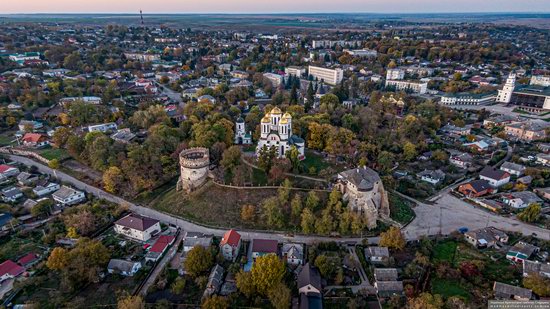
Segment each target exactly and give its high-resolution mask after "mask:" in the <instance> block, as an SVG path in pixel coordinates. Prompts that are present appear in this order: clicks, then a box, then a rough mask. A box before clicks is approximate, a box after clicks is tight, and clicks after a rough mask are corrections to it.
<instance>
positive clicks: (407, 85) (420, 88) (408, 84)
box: [386, 80, 428, 94]
mask: <svg viewBox="0 0 550 309" xmlns="http://www.w3.org/2000/svg"><path fill="white" fill-rule="evenodd" d="M386 87H394V88H395V90H397V91H410V92H412V93H418V94H425V93H426V92H427V91H428V83H423V82H413V81H406V80H386Z"/></svg>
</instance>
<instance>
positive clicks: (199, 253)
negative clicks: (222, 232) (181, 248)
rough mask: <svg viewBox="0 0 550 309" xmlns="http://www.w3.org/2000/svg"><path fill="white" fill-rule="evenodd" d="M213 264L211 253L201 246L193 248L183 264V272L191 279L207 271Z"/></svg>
mask: <svg viewBox="0 0 550 309" xmlns="http://www.w3.org/2000/svg"><path fill="white" fill-rule="evenodd" d="M213 264H214V259H213V257H212V252H210V250H207V249H205V248H204V247H202V246H195V247H193V249H191V250H190V251H189V253H188V254H187V258H186V259H185V261H184V262H183V266H184V268H185V271H186V272H187V273H188V274H189V275H190V276H191V277H198V276H199V275H200V274H202V273H204V272H206V271H207V270H209V269H210V268H211V267H212V265H213Z"/></svg>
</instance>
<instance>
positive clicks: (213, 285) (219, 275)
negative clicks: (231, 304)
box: [203, 264, 224, 298]
mask: <svg viewBox="0 0 550 309" xmlns="http://www.w3.org/2000/svg"><path fill="white" fill-rule="evenodd" d="M223 272H224V270H223V267H221V266H220V265H219V264H216V266H214V268H213V269H212V271H211V272H210V276H208V283H207V284H206V289H205V290H204V294H203V298H206V297H209V296H212V295H214V294H216V293H218V292H219V291H220V288H221V286H222V284H223Z"/></svg>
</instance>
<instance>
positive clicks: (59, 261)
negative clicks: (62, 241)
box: [46, 247, 69, 270]
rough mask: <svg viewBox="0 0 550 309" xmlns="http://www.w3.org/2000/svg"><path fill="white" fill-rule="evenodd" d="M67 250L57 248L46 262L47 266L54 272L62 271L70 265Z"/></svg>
mask: <svg viewBox="0 0 550 309" xmlns="http://www.w3.org/2000/svg"><path fill="white" fill-rule="evenodd" d="M67 252H68V251H67V249H64V248H61V247H55V248H54V249H53V250H52V253H51V254H50V256H49V257H48V260H47V261H46V266H48V268H49V269H52V270H62V269H65V267H67V265H68V264H69V260H68V254H67Z"/></svg>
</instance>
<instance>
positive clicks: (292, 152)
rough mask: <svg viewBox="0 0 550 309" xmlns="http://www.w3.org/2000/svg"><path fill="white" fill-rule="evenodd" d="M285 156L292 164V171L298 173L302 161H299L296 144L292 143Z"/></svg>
mask: <svg viewBox="0 0 550 309" xmlns="http://www.w3.org/2000/svg"><path fill="white" fill-rule="evenodd" d="M285 156H286V158H287V159H288V160H289V161H290V163H291V164H292V171H293V172H294V173H298V172H299V171H300V169H301V164H302V162H301V161H300V151H298V148H296V146H294V145H292V146H291V147H290V149H289V150H288V151H287V152H286V154H285Z"/></svg>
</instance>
